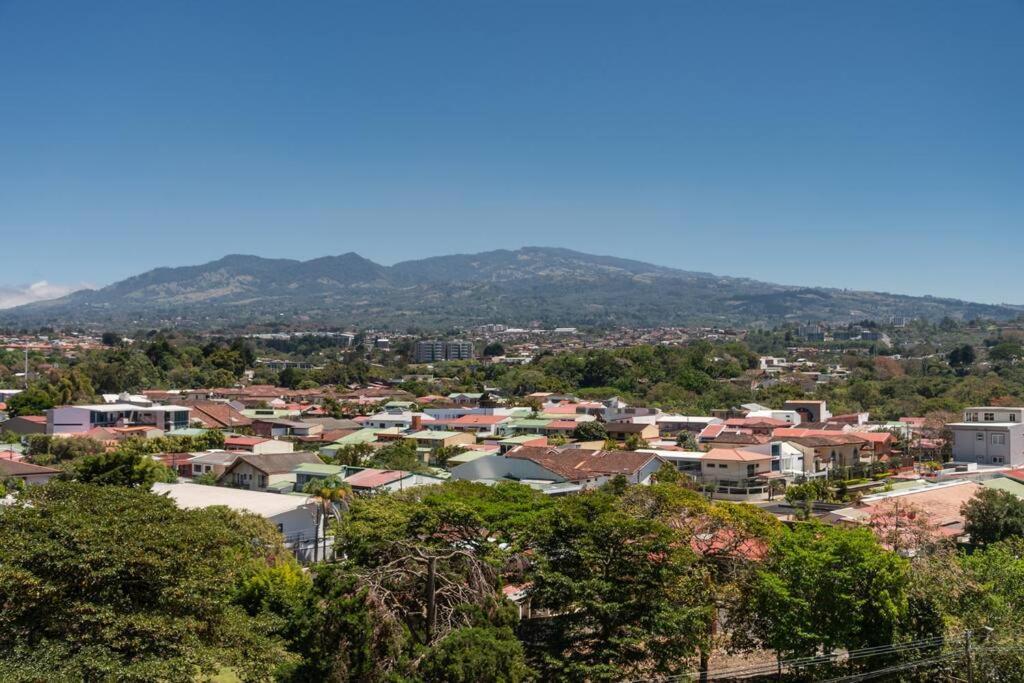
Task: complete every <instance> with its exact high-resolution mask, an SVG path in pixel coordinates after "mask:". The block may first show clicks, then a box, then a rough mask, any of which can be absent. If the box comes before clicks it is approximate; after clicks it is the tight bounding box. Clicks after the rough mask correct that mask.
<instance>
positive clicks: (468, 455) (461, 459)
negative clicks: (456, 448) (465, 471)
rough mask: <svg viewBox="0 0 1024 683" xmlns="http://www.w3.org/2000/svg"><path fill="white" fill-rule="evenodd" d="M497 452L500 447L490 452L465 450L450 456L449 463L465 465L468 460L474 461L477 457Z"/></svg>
mask: <svg viewBox="0 0 1024 683" xmlns="http://www.w3.org/2000/svg"><path fill="white" fill-rule="evenodd" d="M497 452H498V449H494V451H493V452H491V453H488V452H486V451H465V452H463V453H459V454H458V455H453V456H452V457H450V458H448V464H449V465H463V464H465V463H467V462H473V461H474V460H476V459H477V458H482V457H484V456H485V455H495V454H496V453H497Z"/></svg>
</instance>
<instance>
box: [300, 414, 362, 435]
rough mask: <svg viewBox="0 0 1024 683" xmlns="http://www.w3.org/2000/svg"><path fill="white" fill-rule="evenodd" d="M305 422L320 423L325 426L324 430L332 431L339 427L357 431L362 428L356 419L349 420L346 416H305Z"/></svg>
mask: <svg viewBox="0 0 1024 683" xmlns="http://www.w3.org/2000/svg"><path fill="white" fill-rule="evenodd" d="M303 422H309V423H311V424H318V425H320V426H321V427H323V428H324V431H325V432H327V431H332V430H338V429H344V430H346V431H355V430H357V429H361V428H362V425H361V424H359V423H358V422H356V421H355V420H348V419H345V418H337V417H306V418H303Z"/></svg>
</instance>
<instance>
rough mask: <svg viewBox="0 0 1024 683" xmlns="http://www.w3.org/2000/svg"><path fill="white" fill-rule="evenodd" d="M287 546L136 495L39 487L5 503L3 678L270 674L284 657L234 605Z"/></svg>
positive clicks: (207, 514) (241, 521)
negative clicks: (239, 588) (242, 587)
mask: <svg viewBox="0 0 1024 683" xmlns="http://www.w3.org/2000/svg"><path fill="white" fill-rule="evenodd" d="M154 520H159V523H154ZM279 539H280V535H279V534H277V532H276V531H275V530H274V529H272V528H270V526H269V525H268V524H267V523H266V522H265V521H263V520H262V519H259V518H255V517H252V516H242V515H238V514H237V513H233V512H229V511H227V510H226V509H223V508H222V509H219V510H218V509H209V510H182V509H179V508H178V507H177V506H176V505H175V504H174V502H173V501H171V500H169V499H167V498H164V497H161V496H155V495H153V494H151V493H147V492H145V491H141V490H138V489H123V488H121V489H115V488H113V487H102V486H90V485H87V484H80V483H72V482H51V483H50V484H48V485H46V486H38V487H30V488H29V489H27V490H26V491H25V492H24V493H23V494H21V495H20V496H19V498H18V501H17V502H16V503H14V504H12V505H5V506H0V603H2V604H3V605H4V610H3V618H0V666H2V667H3V671H4V677H5V678H9V679H10V680H112V679H117V680H123V681H147V680H166V681H182V682H191V681H195V680H197V679H198V678H202V677H206V676H211V675H213V674H217V673H219V672H220V671H221V670H222V669H224V668H226V667H230V668H231V669H233V670H234V671H235V672H236V673H238V674H239V675H240V676H243V677H245V678H247V679H252V680H255V679H261V678H265V677H267V676H268V675H269V673H270V671H271V670H272V669H273V667H274V666H275V664H276V662H278V661H283V660H285V659H287V654H286V652H285V651H284V649H283V648H282V647H281V643H280V642H278V641H276V640H275V639H274V638H272V637H271V635H270V633H269V631H268V628H267V626H266V624H264V623H263V622H261V621H260V620H257V619H253V618H251V617H249V616H248V615H247V614H246V613H245V611H244V610H243V609H241V608H240V607H237V606H235V605H233V604H232V603H231V596H232V592H233V586H234V585H235V582H236V581H237V579H238V578H239V577H240V576H241V575H242V573H244V572H246V571H248V570H249V568H250V567H252V566H254V565H258V564H260V563H266V561H267V558H268V557H274V556H276V555H278V554H279V553H280V552H282V551H281V548H280V540H279Z"/></svg>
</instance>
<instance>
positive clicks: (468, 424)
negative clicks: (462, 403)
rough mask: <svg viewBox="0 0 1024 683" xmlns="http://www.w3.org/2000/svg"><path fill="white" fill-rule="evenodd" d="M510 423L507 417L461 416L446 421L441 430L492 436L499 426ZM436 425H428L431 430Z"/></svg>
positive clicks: (509, 418) (510, 419)
mask: <svg viewBox="0 0 1024 683" xmlns="http://www.w3.org/2000/svg"><path fill="white" fill-rule="evenodd" d="M511 421H512V418H511V417H509V416H508V415H477V414H469V415H462V416H460V417H457V418H455V419H454V420H447V421H445V422H444V423H443V426H442V427H441V428H442V429H448V430H451V431H453V432H470V433H472V434H475V435H476V436H478V437H488V436H494V435H495V434H497V433H498V428H499V426H500V425H503V424H507V423H509V422H511ZM435 426H437V424H436V423H435V424H434V425H430V428H431V429H433V428H434V427H435Z"/></svg>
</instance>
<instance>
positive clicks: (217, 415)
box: [182, 401, 252, 430]
mask: <svg viewBox="0 0 1024 683" xmlns="http://www.w3.org/2000/svg"><path fill="white" fill-rule="evenodd" d="M182 405H185V406H188V407H189V408H191V409H192V422H193V424H198V425H199V426H200V427H204V428H206V429H223V430H232V429H239V428H242V427H248V426H249V425H251V424H252V419H251V418H248V417H246V416H245V415H242V413H241V412H239V411H238V410H236V409H235V407H234V406H232V405H231V404H229V403H224V402H221V401H182Z"/></svg>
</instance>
